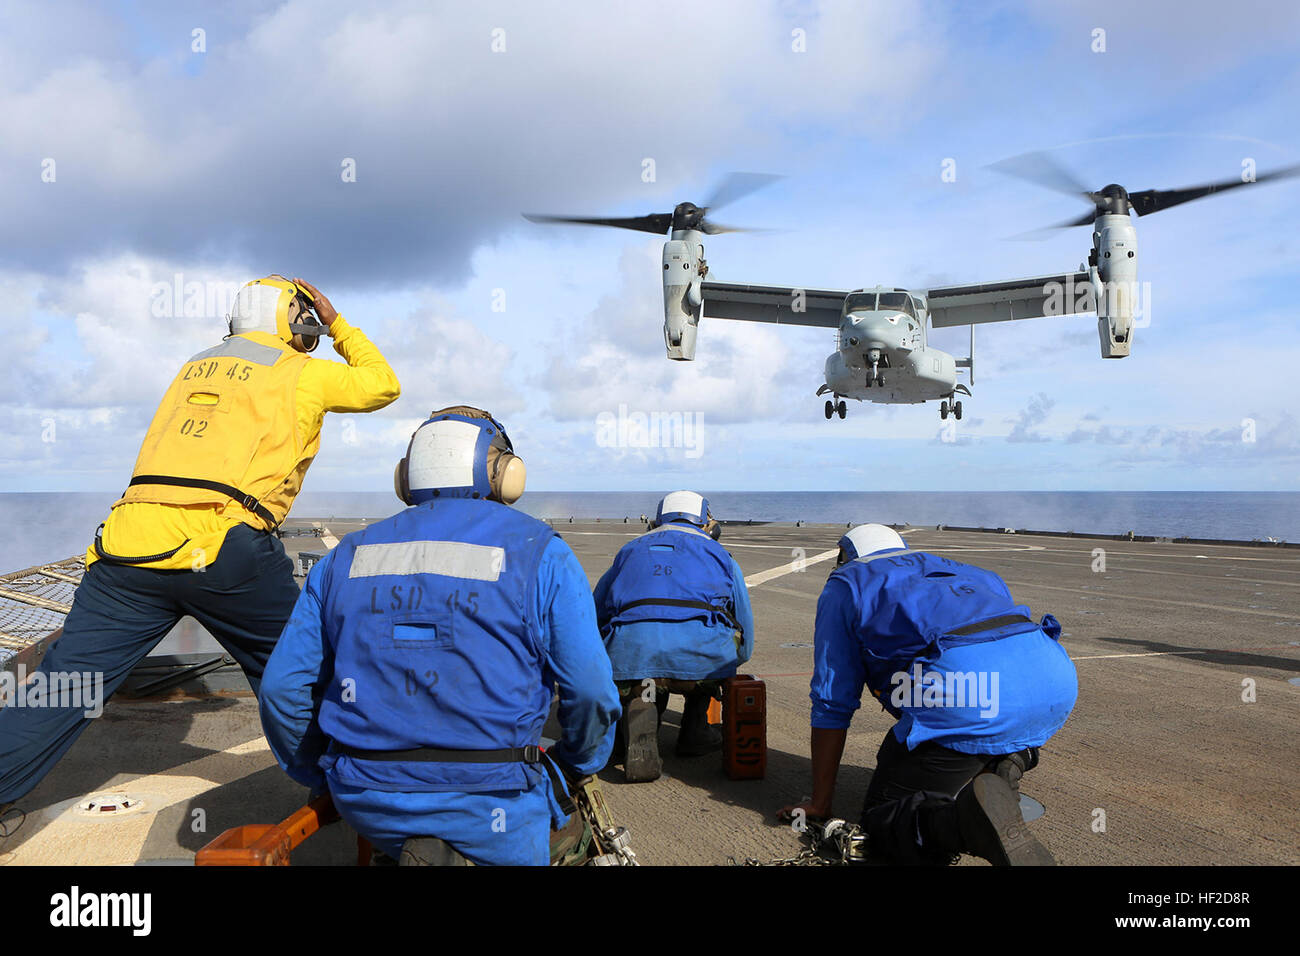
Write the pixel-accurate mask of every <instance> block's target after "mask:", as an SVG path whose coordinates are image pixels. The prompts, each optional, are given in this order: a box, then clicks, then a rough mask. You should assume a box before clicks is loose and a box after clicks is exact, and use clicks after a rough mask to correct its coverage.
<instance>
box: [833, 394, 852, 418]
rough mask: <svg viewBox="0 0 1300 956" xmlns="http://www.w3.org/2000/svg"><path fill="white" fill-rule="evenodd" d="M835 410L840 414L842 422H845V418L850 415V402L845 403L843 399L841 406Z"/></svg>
mask: <svg viewBox="0 0 1300 956" xmlns="http://www.w3.org/2000/svg"><path fill="white" fill-rule="evenodd" d="M835 410H836V411H837V412H839V413H840V421H843V420H844V416H845V415H847V414H848V413H849V404H848V402H846V401H844V400H843V399H841V400H840V404H839V406H838V407H837V408H836V409H835Z"/></svg>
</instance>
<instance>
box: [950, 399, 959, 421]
mask: <svg viewBox="0 0 1300 956" xmlns="http://www.w3.org/2000/svg"><path fill="white" fill-rule="evenodd" d="M952 413H953V414H954V415H955V416H957V421H961V402H958V403H957V404H956V405H954V406H953V407H952Z"/></svg>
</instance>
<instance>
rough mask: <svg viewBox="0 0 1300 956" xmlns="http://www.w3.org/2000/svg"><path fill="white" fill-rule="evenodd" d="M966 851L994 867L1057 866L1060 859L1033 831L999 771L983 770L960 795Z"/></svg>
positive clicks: (960, 820) (960, 821)
mask: <svg viewBox="0 0 1300 956" xmlns="http://www.w3.org/2000/svg"><path fill="white" fill-rule="evenodd" d="M957 826H958V828H959V830H960V833H961V844H962V850H963V851H964V852H966V853H973V854H975V855H976V856H981V857H983V858H984V859H986V860H988V861H989V862H990V863H992V864H993V865H994V866H1053V865H1055V863H1056V861H1055V860H1053V859H1052V854H1050V853H1048V852H1047V848H1046V847H1044V846H1043V845H1042V844H1041V843H1039V842H1038V840H1037V838H1035V837H1034V835H1033V833H1032V832H1030V829H1029V826H1028V824H1026V823H1025V821H1024V818H1023V817H1022V816H1021V814H1020V800H1019V798H1018V797H1017V796H1016V792H1015V791H1014V790H1012V789H1011V787H1010V786H1008V785H1007V781H1006V780H1005V779H1003V778H1002V777H1000V776H999V775H998V774H996V773H981V774H978V775H977V776H976V777H975V779H974V780H972V781H971V782H970V783H969V784H967V786H966V788H965V789H964V790H962V792H961V793H960V794H958V795H957Z"/></svg>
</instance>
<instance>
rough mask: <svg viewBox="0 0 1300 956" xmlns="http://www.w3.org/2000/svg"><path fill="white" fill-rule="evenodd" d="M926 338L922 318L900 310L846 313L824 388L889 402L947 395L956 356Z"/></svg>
mask: <svg viewBox="0 0 1300 956" xmlns="http://www.w3.org/2000/svg"><path fill="white" fill-rule="evenodd" d="M925 339H926V335H925V320H924V319H918V318H915V317H913V316H910V315H908V314H906V313H904V312H899V311H893V310H888V309H881V310H876V309H871V310H854V311H851V312H846V313H845V315H844V318H843V319H842V320H841V321H840V327H839V343H838V344H839V347H838V349H837V350H836V351H835V352H833V353H832V354H831V355H829V356H828V357H827V359H826V368H825V374H826V389H825V390H826V391H831V392H834V393H835V395H837V396H840V397H843V398H856V399H862V400H866V401H872V402H882V403H885V404H891V405H894V404H899V405H904V404H906V405H914V404H918V403H920V402H927V401H933V400H937V399H941V398H944V397H947V396H950V395H951V394H952V392H953V388H954V387H955V386H956V384H957V363H956V359H954V358H953V356H951V355H949V354H948V353H947V352H943V351H941V350H939V349H936V348H930V347H929V346H927V345H926V341H925ZM873 367H874V371H873Z"/></svg>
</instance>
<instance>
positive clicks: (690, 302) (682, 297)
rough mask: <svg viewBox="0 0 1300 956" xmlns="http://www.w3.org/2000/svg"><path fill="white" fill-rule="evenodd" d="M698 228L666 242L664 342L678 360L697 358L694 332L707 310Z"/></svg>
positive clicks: (669, 352) (701, 247)
mask: <svg viewBox="0 0 1300 956" xmlns="http://www.w3.org/2000/svg"><path fill="white" fill-rule="evenodd" d="M699 235H700V233H698V232H694V231H693V230H679V231H677V232H675V233H673V237H674V238H672V239H670V240H669V241H668V242H665V243H664V270H663V278H664V345H665V346H666V347H667V349H668V357H669V358H670V359H675V360H676V361H679V362H691V361H694V359H695V336H696V334H697V333H698V332H699V327H700V317H701V314H702V313H703V310H704V293H703V290H702V288H701V283H702V282H703V281H704V276H703V275H702V274H701V273H702V272H703V271H704V270H703V269H702V268H701V264H702V263H703V262H704V246H703V245H701V243H700V242H699V239H698V238H697V237H698V236H699Z"/></svg>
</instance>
